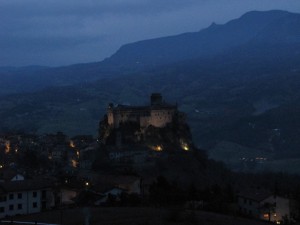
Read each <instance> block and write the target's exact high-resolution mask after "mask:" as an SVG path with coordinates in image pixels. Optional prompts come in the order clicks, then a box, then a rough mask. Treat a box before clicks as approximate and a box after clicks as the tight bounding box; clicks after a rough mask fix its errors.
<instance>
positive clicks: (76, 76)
mask: <svg viewBox="0 0 300 225" xmlns="http://www.w3.org/2000/svg"><path fill="white" fill-rule="evenodd" d="M297 27H299V14H294V13H289V12H285V11H268V12H249V13H246V14H245V15H243V16H242V17H240V18H238V19H235V20H232V21H230V22H228V23H226V24H224V25H216V24H212V25H211V26H210V27H208V28H206V29H203V30H201V31H199V32H191V33H185V34H180V35H177V36H170V37H163V38H157V39H151V40H146V41H140V42H136V43H132V44H127V45H124V46H122V47H121V48H120V49H119V50H118V51H117V52H116V53H115V54H114V55H112V56H111V57H109V58H107V59H106V60H104V61H102V62H95V63H86V64H75V65H70V66H64V67H56V68H47V67H38V66H31V67H22V68H12V67H6V68H3V67H2V68H0V95H5V94H10V93H23V92H33V91H38V90H42V89H44V88H47V87H56V86H68V85H73V84H79V83H86V82H94V81H95V80H99V79H103V78H111V77H116V76H123V75H126V74H131V73H133V72H136V71H142V70H145V69H149V68H152V69H153V68H155V67H157V66H161V65H167V64H173V63H175V62H176V63H177V62H181V61H190V60H202V59H208V58H212V57H215V56H218V55H220V54H224V53H226V54H228V53H227V52H230V51H232V50H234V49H237V48H238V49H240V48H242V47H243V45H249V44H250V43H252V45H256V44H257V43H260V44H265V43H268V44H275V43H276V44H280V43H281V44H282V43H283V44H287V43H290V44H292V43H293V44H294V43H299V29H296V28H297ZM259 48H260V47H259ZM271 54H272V53H271ZM254 57H257V55H254Z"/></svg>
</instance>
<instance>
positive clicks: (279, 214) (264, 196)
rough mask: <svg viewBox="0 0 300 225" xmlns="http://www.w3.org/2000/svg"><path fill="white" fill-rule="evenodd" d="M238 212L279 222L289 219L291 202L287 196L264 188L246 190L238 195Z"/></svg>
mask: <svg viewBox="0 0 300 225" xmlns="http://www.w3.org/2000/svg"><path fill="white" fill-rule="evenodd" d="M238 207H239V213H240V214H242V215H244V216H248V217H253V218H257V219H262V220H266V221H271V222H274V223H276V224H281V223H283V222H284V221H287V220H291V219H292V218H291V212H292V209H291V208H292V203H291V200H290V199H288V198H284V197H280V196H277V195H274V194H272V193H270V192H268V191H264V190H247V191H243V192H241V193H240V194H239V195H238Z"/></svg>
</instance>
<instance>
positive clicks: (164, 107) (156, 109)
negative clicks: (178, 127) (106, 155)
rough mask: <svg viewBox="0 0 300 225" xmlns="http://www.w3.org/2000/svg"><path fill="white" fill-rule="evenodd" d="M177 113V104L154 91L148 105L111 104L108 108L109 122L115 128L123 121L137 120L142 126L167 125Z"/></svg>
mask: <svg viewBox="0 0 300 225" xmlns="http://www.w3.org/2000/svg"><path fill="white" fill-rule="evenodd" d="M176 113H177V105H171V104H168V103H166V102H164V101H163V98H162V95H161V94H159V93H153V94H152V95H151V103H150V105H148V106H128V105H117V106H114V105H113V104H109V106H108V109H107V122H108V125H109V126H111V127H113V128H118V127H119V126H120V124H121V123H126V122H136V123H139V125H140V127H141V128H143V127H148V126H150V125H152V126H154V127H159V128H161V127H165V126H166V125H167V124H168V123H171V122H172V121H173V119H174V116H175V114H176Z"/></svg>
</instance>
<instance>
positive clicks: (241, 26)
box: [105, 11, 299, 67]
mask: <svg viewBox="0 0 300 225" xmlns="http://www.w3.org/2000/svg"><path fill="white" fill-rule="evenodd" d="M298 23H299V14H293V13H289V12H285V11H268V12H256V11H255V12H249V13H246V14H245V15H243V16H242V17H240V18H239V19H235V20H232V21H230V22H228V23H226V24H224V25H216V24H214V23H213V24H212V25H211V26H210V27H208V28H206V29H203V30H201V31H199V32H193V33H185V34H180V35H177V36H170V37H163V38H157V39H151V40H146V41H140V42H136V43H132V44H127V45H124V46H122V47H121V48H120V49H119V50H118V51H117V52H116V53H115V54H114V55H112V56H111V57H110V58H108V59H107V60H105V62H106V63H108V64H111V65H118V66H137V67H142V66H153V65H154V66H155V65H163V64H168V63H174V62H179V61H187V60H192V59H198V58H205V59H207V58H208V57H213V56H216V55H218V54H221V53H224V52H225V51H228V50H230V49H232V48H235V47H239V46H242V45H244V44H247V43H248V42H250V41H258V40H260V41H267V40H269V41H273V40H274V41H275V39H276V38H277V37H279V34H278V32H283V33H282V34H281V37H282V38H283V39H282V40H281V41H291V42H292V41H297V42H299V36H298V33H297V32H298V31H297V32H294V33H293V30H295V27H297V26H298V25H299V24H298ZM276 24H278V25H277V26H276ZM287 33H288V34H290V36H286V34H287ZM273 34H275V36H274V37H272V36H270V35H273ZM295 36H296V37H295ZM275 37H276V38H275ZM253 39H254V40H253ZM276 40H277V39H276ZM277 41H278V42H279V41H280V40H277Z"/></svg>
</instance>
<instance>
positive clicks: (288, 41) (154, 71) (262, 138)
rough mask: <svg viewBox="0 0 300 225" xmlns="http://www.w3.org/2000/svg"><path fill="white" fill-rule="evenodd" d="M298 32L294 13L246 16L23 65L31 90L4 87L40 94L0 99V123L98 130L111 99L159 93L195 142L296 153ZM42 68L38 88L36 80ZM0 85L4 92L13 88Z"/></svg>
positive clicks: (135, 99) (130, 100) (131, 100)
mask: <svg viewBox="0 0 300 225" xmlns="http://www.w3.org/2000/svg"><path fill="white" fill-rule="evenodd" d="M299 37H300V15H299V14H293V13H288V12H283V11H269V12H250V13H247V14H245V15H244V16H242V17H241V18H239V19H236V20H233V21H230V22H228V23H227V24H224V25H212V26H210V27H208V28H207V29H204V30H201V31H199V32H195V33H187V34H182V35H178V36H174V37H166V38H159V39H153V40H147V41H141V42H138V43H133V44H129V45H125V46H124V47H122V48H121V49H120V50H119V51H118V52H116V54H115V55H113V56H112V57H111V58H108V59H107V60H105V61H104V62H101V63H94V64H90V65H89V64H86V65H84V66H81V65H74V66H70V67H66V68H50V69H49V68H34V69H32V68H31V69H30V71H31V72H30V73H32V74H34V75H32V76H33V77H32V79H30V82H29V79H28V80H27V82H28V83H30V85H31V86H28V85H27V83H26V82H24V83H21V82H16V81H15V82H12V84H13V85H19V86H23V89H22V91H24V90H25V89H26V88H28V89H26V90H27V91H29V90H31V91H33V90H39V91H38V92H35V93H27V94H21V95H20V94H15V95H6V96H2V97H0V104H1V108H0V116H1V118H2V122H1V123H0V129H1V130H2V131H3V132H5V131H7V130H26V131H28V130H29V131H33V132H37V133H45V132H56V131H58V130H61V131H64V132H66V133H68V134H70V135H75V134H83V133H86V134H93V135H95V136H96V135H97V125H98V122H99V120H100V119H101V118H102V116H103V115H104V114H105V111H106V106H107V105H108V103H109V102H114V103H121V104H123V103H127V104H132V105H134V104H144V101H145V100H144V99H147V96H149V95H150V93H152V92H160V93H162V94H163V95H164V96H166V99H167V100H169V101H171V102H177V103H178V106H179V109H180V110H181V111H183V112H185V113H186V114H187V118H188V123H189V124H190V125H191V130H192V135H193V139H194V141H195V142H196V144H197V145H198V146H199V147H201V148H204V149H213V148H214V147H215V146H217V145H218V144H219V143H222V142H224V141H225V142H231V143H235V144H238V145H241V146H243V147H246V148H243V147H242V148H240V149H248V148H250V149H254V151H263V152H265V153H268V154H269V153H271V154H272V157H274V159H278V158H282V157H284V158H291V157H300V152H299V151H298V149H299V142H298V139H299V129H298V127H299V126H298V124H299V121H300V118H299V113H298V111H299V110H298V108H299V107H300V102H299V99H300V90H299V87H300V57H299V54H300V38H299ZM237 39H238V40H237ZM171 44H172V46H173V47H171ZM183 48H184V49H186V51H185V50H184V49H183ZM191 48H193V51H191ZM158 53H159V54H158ZM160 53H161V54H160ZM179 53H180V54H179ZM181 53H182V54H181ZM141 57H142V58H141ZM136 62H139V63H138V65H137V64H136ZM141 62H143V63H141ZM144 62H145V63H144ZM104 65H105V66H104ZM140 65H142V66H140ZM88 69H89V70H88ZM3 70H5V71H7V70H8V69H7V68H6V69H3ZM41 71H45V73H43V74H47V76H46V77H47V79H45V80H44V79H40V81H41V82H42V83H44V86H43V85H41V86H39V85H37V84H38V82H37V79H35V78H34V76H36V75H39V76H40V75H41ZM46 71H48V72H49V71H52V72H53V74H55V76H54V78H55V77H56V78H57V79H53V80H51V78H50V77H51V73H50V72H49V73H46ZM58 71H60V72H58ZM68 71H75V72H76V74H77V75H74V76H73V75H72V74H71V73H69V72H68ZM99 71H102V72H99ZM119 71H122V72H119ZM2 72H3V71H2ZM8 72H10V73H12V75H13V76H12V77H14V76H15V75H16V74H21V72H20V71H19V72H18V73H16V71H15V70H13V71H12V70H11V69H10V70H8ZM111 74H112V75H111ZM24 77H26V76H25V75H24ZM84 77H87V80H86V81H87V82H82V79H83V78H84ZM103 77H105V78H103ZM27 78H29V77H26V79H27ZM48 80H50V81H49V83H48ZM7 82H8V81H7ZM36 82H37V83H36ZM76 83H77V84H76ZM78 83H80V84H78ZM6 84H9V83H6ZM1 85H2V86H3V88H2V89H1V90H2V91H3V93H4V92H5V93H7V90H9V91H12V92H18V91H16V90H17V89H18V88H17V89H16V86H15V87H14V88H15V89H14V88H12V86H9V85H8V86H7V85H4V83H1ZM34 85H37V86H34ZM66 85H67V86H66ZM49 86H52V87H51V88H49ZM55 86H63V87H55ZM46 87H48V88H47V89H44V88H46ZM20 90H21V89H20ZM216 154H217V153H216Z"/></svg>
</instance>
